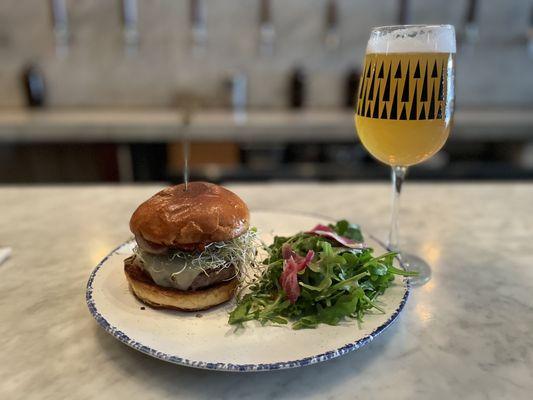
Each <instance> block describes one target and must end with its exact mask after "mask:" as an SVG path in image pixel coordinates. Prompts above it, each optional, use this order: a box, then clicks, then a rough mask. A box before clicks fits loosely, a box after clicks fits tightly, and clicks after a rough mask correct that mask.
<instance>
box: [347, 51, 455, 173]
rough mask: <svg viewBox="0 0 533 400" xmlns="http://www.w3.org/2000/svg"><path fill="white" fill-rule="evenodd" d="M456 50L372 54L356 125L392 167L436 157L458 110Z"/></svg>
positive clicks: (366, 143)
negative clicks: (454, 76) (455, 94)
mask: <svg viewBox="0 0 533 400" xmlns="http://www.w3.org/2000/svg"><path fill="white" fill-rule="evenodd" d="M454 56H455V54H454V53H438V52H435V53H429V52H420V53H409V52H406V53H389V54H386V53H367V54H366V56H365V66H364V70H363V76H362V79H361V84H360V86H359V93H358V102H357V106H356V110H355V111H356V112H355V124H356V128H357V133H358V135H359V138H360V140H361V142H362V143H363V145H364V146H365V148H366V149H367V150H368V151H369V152H370V153H371V154H372V155H373V156H374V157H375V158H377V159H378V160H380V161H382V162H383V163H385V164H388V165H391V166H410V165H414V164H418V163H420V162H422V161H424V160H426V159H428V158H430V157H431V156H433V155H434V154H435V153H436V152H437V151H439V150H440V149H441V147H442V146H443V145H444V143H445V142H446V139H447V138H448V135H449V133H450V123H451V115H452V112H453V109H452V108H453V70H454V69H453V64H454Z"/></svg>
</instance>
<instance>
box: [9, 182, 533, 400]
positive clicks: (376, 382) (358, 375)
mask: <svg viewBox="0 0 533 400" xmlns="http://www.w3.org/2000/svg"><path fill="white" fill-rule="evenodd" d="M233 188H234V190H235V191H236V192H237V193H239V194H240V195H241V196H242V197H243V198H244V199H245V200H246V201H247V202H248V203H249V205H250V206H251V207H252V208H259V207H261V208H263V207H269V208H283V209H293V210H294V209H298V210H305V211H313V212H319V213H323V214H327V215H331V216H333V217H339V218H340V217H347V218H350V219H351V220H354V221H357V222H359V223H361V224H362V225H363V226H364V227H365V228H366V229H367V230H369V231H373V232H375V233H377V234H378V235H382V236H383V235H384V234H385V232H386V224H387V222H388V200H389V188H388V187H387V186H385V185H381V184H376V185H373V184H350V185H346V184H339V185H294V184H290V185H289V184H286V185H257V186H253V185H239V186H233ZM156 189H157V188H156V187H155V186H137V187H118V186H114V187H83V188H80V187H61V188H59V187H55V188H51V187H39V188H22V187H9V188H6V187H4V188H0V209H1V210H2V224H0V244H2V245H3V246H12V247H13V255H12V257H11V258H10V259H9V260H8V261H7V262H5V263H4V264H3V265H0V348H1V353H0V354H1V356H0V398H2V399H18V398H20V399H63V398H68V399H74V398H75V399H90V398H128V399H130V400H134V399H143V400H149V399H170V398H183V399H192V398H209V399H219V398H220V399H234V398H243V399H248V398H268V399H272V398H276V399H278V398H304V397H305V398H311V399H325V398H328V399H346V398H363V399H389V398H390V399H404V398H405V399H413V398H421V399H426V398H432V399H456V398H461V399H478V398H479V399H526V398H531V393H532V392H533V241H532V239H531V238H532V228H533V212H532V211H533V185H532V184H483V185H481V184H439V185H434V184H410V185H407V187H406V191H405V195H404V208H403V221H402V222H403V234H404V243H405V244H406V246H405V247H406V248H408V249H410V250H414V251H417V252H419V253H420V254H421V255H422V256H424V257H425V258H426V259H428V260H429V261H430V262H431V263H432V264H433V268H434V269H433V271H434V275H433V279H432V281H431V282H430V283H429V284H427V285H426V286H424V287H422V288H418V289H414V290H413V293H412V296H411V298H410V301H409V302H408V304H407V306H406V309H405V312H404V313H403V315H402V316H401V317H400V319H399V321H398V322H397V323H396V324H395V325H394V326H393V327H391V329H390V330H388V331H387V332H385V333H384V334H383V335H382V336H381V337H379V338H378V339H377V340H376V341H374V342H373V343H371V344H370V345H368V346H367V347H365V348H363V349H362V350H360V351H357V352H355V353H351V354H349V355H347V356H344V357H341V358H340V359H337V360H333V361H329V362H326V363H322V364H318V365H315V366H309V367H305V368H301V369H295V370H288V371H277V372H269V373H252V374H232V373H221V372H210V371H202V370H193V369H189V368H185V367H179V366H175V365H171V364H166V363H164V362H161V361H158V360H155V359H152V358H150V357H148V356H145V355H143V354H140V353H138V352H136V351H134V350H132V349H129V348H127V347H126V346H124V345H122V344H120V343H119V342H117V341H116V340H115V339H113V338H112V337H111V336H109V335H108V334H106V333H105V332H104V331H103V330H102V329H100V328H99V327H98V325H97V324H96V322H95V321H94V320H93V319H92V317H91V316H90V314H89V312H88V310H87V308H86V306H85V299H84V293H85V284H86V280H87V277H88V275H89V273H90V271H91V270H92V268H93V266H94V265H95V264H96V263H97V262H98V261H99V260H100V259H101V258H102V257H103V256H104V255H105V254H106V253H107V252H108V250H109V249H111V248H112V247H114V246H115V245H116V244H118V243H120V242H121V241H123V240H124V239H126V238H128V236H129V231H128V218H129V215H130V213H131V212H132V210H133V209H134V207H135V206H136V205H137V204H138V203H139V202H140V201H141V200H143V199H144V198H146V197H147V196H148V195H150V194H151V193H153V192H154V191H155V190H156Z"/></svg>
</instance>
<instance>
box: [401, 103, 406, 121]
mask: <svg viewBox="0 0 533 400" xmlns="http://www.w3.org/2000/svg"><path fill="white" fill-rule="evenodd" d="M400 120H401V121H405V120H407V114H406V112H405V104H402V112H401V113H400Z"/></svg>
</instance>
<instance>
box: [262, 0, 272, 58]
mask: <svg viewBox="0 0 533 400" xmlns="http://www.w3.org/2000/svg"><path fill="white" fill-rule="evenodd" d="M275 37H276V31H275V30H274V22H273V19H272V0H260V7H259V52H260V53H261V54H262V55H265V56H271V55H272V54H273V53H274V40H275Z"/></svg>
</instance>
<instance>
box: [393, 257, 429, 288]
mask: <svg viewBox="0 0 533 400" xmlns="http://www.w3.org/2000/svg"><path fill="white" fill-rule="evenodd" d="M400 259H401V262H402V265H403V266H404V268H405V269H406V270H407V271H415V272H418V276H412V277H410V278H409V282H410V283H411V285H412V286H422V285H425V284H426V283H427V282H428V281H429V280H430V279H431V268H430V267H429V264H428V263H427V262H425V261H424V260H422V259H421V258H420V257H418V256H415V255H414V254H409V253H403V252H402V253H401V256H400Z"/></svg>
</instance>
